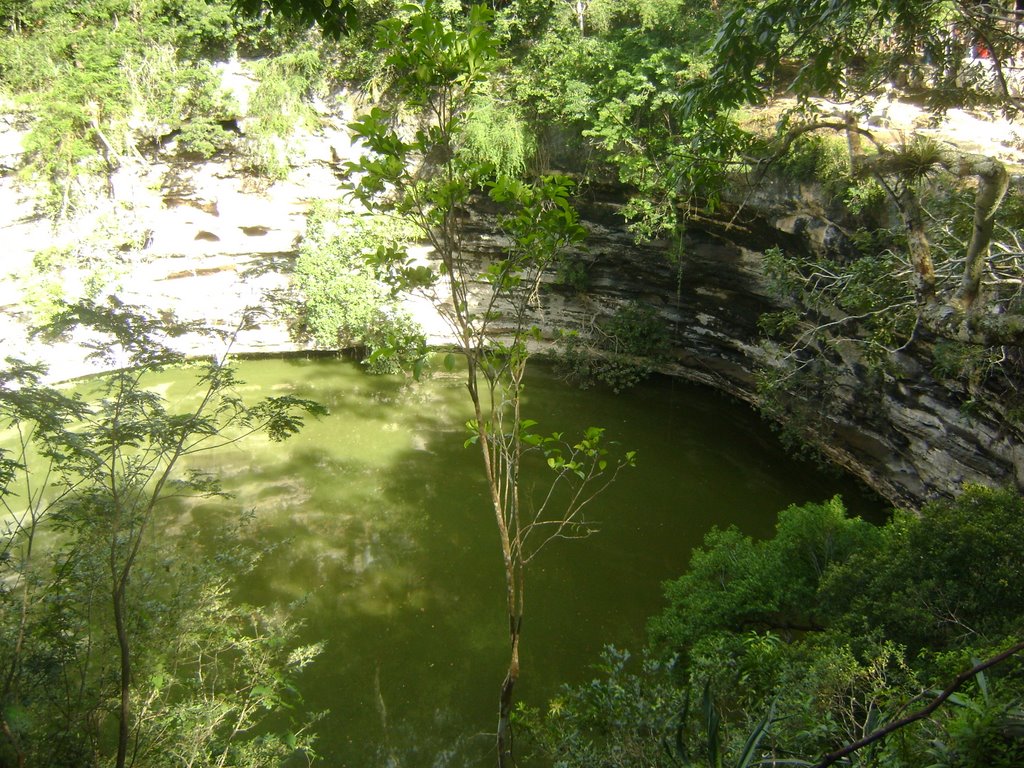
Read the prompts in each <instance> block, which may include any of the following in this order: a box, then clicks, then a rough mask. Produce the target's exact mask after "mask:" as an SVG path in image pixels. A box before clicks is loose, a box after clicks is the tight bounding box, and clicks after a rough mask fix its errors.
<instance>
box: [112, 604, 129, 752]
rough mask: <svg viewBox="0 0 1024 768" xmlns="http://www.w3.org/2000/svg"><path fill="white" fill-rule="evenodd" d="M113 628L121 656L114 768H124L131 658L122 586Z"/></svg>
mask: <svg viewBox="0 0 1024 768" xmlns="http://www.w3.org/2000/svg"><path fill="white" fill-rule="evenodd" d="M113 597H114V628H115V630H116V632H117V647H118V651H119V652H120V655H121V706H120V710H119V713H118V714H119V717H118V728H117V761H116V763H115V767H116V768H125V763H126V761H127V759H128V740H129V737H130V735H131V734H130V731H131V723H130V720H131V715H132V710H131V682H132V657H131V646H130V644H129V642H128V628H127V626H126V622H125V615H124V611H125V605H124V602H125V601H124V584H119V585H118V586H117V587H115V588H114V595H113Z"/></svg>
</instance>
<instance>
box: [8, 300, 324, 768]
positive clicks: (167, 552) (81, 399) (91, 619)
mask: <svg viewBox="0 0 1024 768" xmlns="http://www.w3.org/2000/svg"><path fill="white" fill-rule="evenodd" d="M76 329H80V330H81V331H82V332H83V333H86V334H87V335H88V336H89V338H90V339H91V341H90V342H89V346H90V348H91V349H92V354H93V355H94V356H96V357H98V358H100V359H102V360H105V361H106V362H107V364H108V365H110V366H112V367H117V370H116V371H115V372H114V373H112V374H109V375H108V376H106V377H103V378H101V379H98V380H96V381H94V382H92V383H91V386H90V387H88V389H87V393H86V394H84V395H81V396H75V397H67V396H65V395H63V394H61V393H59V392H57V391H55V390H53V389H51V388H49V387H47V386H46V385H45V384H43V382H42V376H43V374H44V373H45V371H44V370H43V369H42V368H41V367H39V366H29V365H26V364H25V363H23V362H21V361H16V360H10V361H8V367H7V368H6V369H5V370H4V371H3V373H2V375H0V418H2V422H0V425H2V427H3V428H4V430H5V433H6V435H7V436H8V437H9V438H10V439H12V440H14V441H15V442H14V448H13V449H11V448H6V447H5V448H4V450H3V451H0V470H2V471H0V481H2V483H3V484H2V486H0V503H2V505H3V509H4V511H5V526H4V529H3V532H2V538H0V547H2V552H3V557H2V558H0V570H2V575H3V584H4V588H3V590H0V602H2V603H3V606H4V610H3V611H2V614H0V615H2V616H3V619H2V621H0V668H2V678H0V679H2V683H0V685H2V688H0V718H2V726H3V727H2V732H3V735H4V741H3V742H2V743H0V756H2V758H3V760H4V762H5V763H7V762H9V763H11V764H25V763H28V762H31V763H35V762H38V763H40V764H47V765H98V764H100V761H104V763H106V762H107V761H109V762H110V763H112V764H115V765H125V764H127V759H128V750H129V747H130V746H131V747H132V749H133V750H134V754H135V758H134V759H135V764H137V765H166V764H168V763H167V760H168V759H174V757H175V756H177V757H181V755H182V751H183V750H184V751H189V750H195V752H193V754H196V755H198V754H204V755H208V754H210V752H211V751H218V752H220V753H221V754H224V755H228V754H229V753H230V754H231V757H232V761H233V763H234V764H239V765H253V766H254V765H262V764H265V761H266V760H268V759H272V758H276V759H280V758H283V757H284V756H286V755H287V754H289V753H290V752H291V751H293V750H294V749H295V748H297V746H299V745H300V743H301V746H303V747H308V746H309V744H310V742H309V739H308V737H307V736H303V737H302V738H301V740H300V739H298V738H297V737H292V738H291V739H290V740H291V742H292V743H291V744H290V745H289V744H288V743H287V741H288V740H280V739H279V740H276V741H275V740H274V738H273V737H272V736H270V735H269V734H268V735H266V736H263V737H260V736H257V734H256V731H255V730H254V729H256V728H257V727H258V726H259V725H260V723H261V722H262V721H263V720H264V718H265V717H266V715H267V714H268V713H270V712H274V711H278V710H280V709H281V707H282V706H283V704H284V701H283V699H282V698H281V697H282V692H283V691H285V690H291V688H290V686H291V680H292V679H293V677H294V674H295V673H296V672H297V671H298V670H299V669H300V668H301V666H302V665H303V664H304V663H305V661H308V659H309V658H311V657H312V656H313V655H315V649H313V648H309V649H305V650H295V651H288V650H286V649H287V648H288V644H289V643H291V642H292V639H293V637H294V629H295V628H294V626H293V625H292V624H291V623H289V622H287V621H281V620H275V619H273V618H272V617H271V616H270V614H269V613H268V612H262V611H259V610H246V609H243V608H241V607H239V606H234V607H228V606H227V604H226V602H225V600H226V595H227V591H226V587H225V586H224V585H225V584H226V583H227V581H228V578H229V572H230V569H231V568H236V567H244V566H245V563H246V562H250V563H251V562H252V561H253V559H254V558H255V557H256V556H257V555H258V553H253V552H246V551H244V550H243V549H239V548H238V547H237V546H236V545H235V544H230V543H229V542H230V536H229V537H227V539H226V540H225V542H223V544H224V547H223V551H222V553H221V557H220V559H214V560H213V561H212V562H210V563H204V562H203V561H202V560H196V559H195V558H194V556H193V555H194V552H195V544H194V543H193V542H188V541H181V540H179V539H174V538H168V537H166V535H165V533H164V531H163V526H162V525H161V521H162V516H163V515H164V513H165V512H166V511H167V510H168V508H169V504H168V501H169V499H170V498H171V497H187V496H194V497H208V496H212V495H221V491H220V488H219V486H218V484H217V482H216V480H215V479H214V478H212V477H210V476H208V475H206V474H204V473H202V472H196V471H191V472H181V471H180V465H181V463H182V462H183V460H184V458H185V457H187V456H189V455H190V454H193V453H195V452H197V451H202V450H206V449H208V448H210V447H213V446H216V445H223V444H229V443H232V442H235V441H237V440H240V439H242V438H244V437H245V436H247V435H251V434H254V433H257V432H265V433H266V434H267V435H268V436H269V437H270V438H271V439H275V440H280V439H285V438H287V437H289V436H291V435H292V434H294V433H295V432H296V431H298V429H299V428H300V427H301V426H302V423H303V420H304V418H306V417H308V416H309V415H316V414H319V413H322V412H323V409H322V408H321V407H320V406H319V405H317V404H316V403H313V402H311V401H307V400H302V399H298V398H293V397H277V398H268V399H265V400H263V401H261V402H258V403H253V404H251V405H250V404H246V403H245V402H244V401H243V400H242V398H241V397H240V395H239V394H238V392H237V387H238V386H239V385H240V382H239V381H238V380H237V378H236V377H235V375H234V373H233V371H232V369H231V367H230V365H228V364H227V362H226V360H223V359H214V360H212V361H209V362H208V363H206V364H203V365H198V366H196V368H197V377H196V378H197V393H196V395H195V400H194V401H193V404H192V405H193V406H194V407H192V408H191V409H189V406H188V405H187V404H186V405H184V406H180V404H179V407H183V408H185V410H182V411H175V410H173V409H172V408H171V407H169V405H168V403H167V402H166V401H165V400H164V399H163V398H162V397H161V396H160V395H159V394H157V393H156V392H154V391H152V390H151V389H149V388H148V387H147V383H146V382H147V378H148V377H149V376H150V375H151V374H152V372H154V371H157V370H160V369H161V368H163V367H164V366H167V365H175V364H180V363H181V362H182V358H181V355H180V354H178V353H176V352H175V351H174V350H173V349H171V348H170V347H169V346H168V340H169V338H171V337H173V336H174V335H175V334H181V333H184V332H189V331H190V332H196V331H198V330H200V329H198V328H195V327H192V326H178V325H175V324H174V323H169V324H168V323H164V322H158V321H156V320H154V319H152V318H149V317H147V316H146V315H144V314H141V313H140V312H138V311H136V310H135V309H134V308H131V307H127V306H125V305H123V304H120V303H118V302H113V303H112V304H110V305H108V306H100V305H96V304H81V305H77V306H72V307H67V308H66V309H65V310H64V311H62V312H60V313H59V314H58V315H56V316H55V318H54V320H53V322H52V323H51V325H50V327H49V328H48V331H49V332H50V333H52V334H62V333H65V332H69V331H72V330H76ZM179 546H180V547H181V551H180V552H178V551H176V550H177V548H178V547H179ZM186 550H187V551H188V554H187V555H186V554H185V552H186ZM221 566H223V567H221ZM214 615H216V617H217V618H216V621H215V622H214V624H216V626H213V624H211V617H212V616H214ZM172 639H173V640H174V641H173V642H172V641H171V640H172ZM289 653H291V656H289ZM263 689H265V690H266V691H267V693H266V694H265V695H264V694H261V693H259V691H260V690H263ZM185 738H188V739H189V740H190V741H188V742H186V741H181V739H185ZM115 754H116V756H115Z"/></svg>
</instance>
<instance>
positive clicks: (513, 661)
mask: <svg viewBox="0 0 1024 768" xmlns="http://www.w3.org/2000/svg"><path fill="white" fill-rule="evenodd" d="M522 626H523V617H522V616H518V617H517V616H509V631H510V633H511V636H512V655H511V658H510V659H509V664H508V672H507V673H506V674H505V681H504V682H503V683H502V684H501V696H500V698H499V699H498V738H497V748H498V768H509V766H511V765H512V764H513V760H512V703H513V701H514V700H513V698H512V693H513V691H514V689H515V686H516V682H517V681H518V680H519V637H520V635H521V633H522Z"/></svg>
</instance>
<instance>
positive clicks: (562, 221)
mask: <svg viewBox="0 0 1024 768" xmlns="http://www.w3.org/2000/svg"><path fill="white" fill-rule="evenodd" d="M406 13H407V15H406V16H405V17H404V18H395V19H391V20H388V21H386V22H383V23H382V24H381V25H380V26H379V35H380V45H381V46H382V47H383V48H384V49H385V50H388V51H389V52H390V55H389V57H388V60H387V62H388V65H389V66H390V67H392V68H393V71H394V72H395V74H396V78H395V87H394V91H393V93H394V95H395V96H398V97H400V98H401V99H402V101H403V103H404V104H405V105H407V106H409V107H412V108H415V109H417V110H419V112H420V118H421V120H422V122H421V123H420V127H418V128H417V129H416V130H415V132H414V134H413V135H412V137H411V138H406V136H407V134H406V133H405V132H404V131H403V128H402V125H401V124H400V123H399V122H398V121H397V120H396V119H395V118H394V116H392V115H391V114H389V113H387V112H386V111H384V110H383V109H381V108H379V107H375V108H374V109H372V110H371V111H370V113H369V114H367V115H365V116H364V117H362V118H361V119H359V120H358V121H356V122H355V123H353V124H352V126H351V128H352V130H353V132H354V134H355V136H356V137H357V138H358V139H359V140H360V141H361V142H362V143H363V144H364V146H365V147H366V150H367V152H366V154H365V155H364V156H363V157H362V158H361V159H359V160H357V161H354V162H352V163H350V164H349V172H350V174H351V175H352V177H353V179H354V186H353V190H352V195H353V197H354V198H355V199H356V200H358V201H359V202H360V203H361V204H362V205H364V206H365V207H367V208H368V209H370V210H372V211H376V212H388V213H390V214H392V215H395V216H399V217H402V218H403V219H405V220H408V221H412V222H414V223H415V224H416V225H417V226H418V227H419V229H420V231H421V233H422V236H423V238H424V239H425V240H426V241H427V242H428V243H429V244H430V246H431V247H432V249H433V258H434V259H435V260H436V261H437V262H438V271H439V273H440V280H438V276H437V275H436V274H435V273H434V272H433V270H432V268H431V267H430V266H429V265H428V264H424V263H416V262H414V261H413V260H411V259H410V258H409V256H408V254H407V252H406V250H405V249H404V248H402V247H390V248H389V247H382V248H381V249H380V250H379V251H378V255H377V262H378V264H379V265H380V266H381V267H382V268H383V269H384V270H386V271H387V272H388V273H389V274H390V275H391V279H392V281H393V283H394V284H395V285H396V286H399V287H401V288H403V289H405V290H413V291H422V292H425V293H426V294H428V295H430V296H431V297H432V298H433V300H434V303H435V306H436V307H437V308H438V310H439V311H440V313H441V314H442V316H443V317H444V319H445V320H446V321H447V323H448V325H449V327H450V329H451V331H452V333H453V335H454V338H455V349H456V351H457V353H458V354H459V355H460V356H461V357H462V358H463V360H464V361H465V364H466V387H467V390H468V393H469V398H470V401H471V403H472V407H473V418H472V419H471V420H470V421H469V422H468V424H467V429H468V431H469V436H468V439H467V441H466V444H467V446H468V445H472V444H476V445H477V447H478V448H479V450H480V455H481V459H482V461H483V468H484V477H485V479H486V483H487V489H488V493H489V498H490V503H491V507H492V511H493V514H494V519H495V523H496V526H497V530H498V540H499V544H500V548H501V557H502V562H503V564H504V574H505V604H506V612H507V618H508V627H507V631H508V641H509V651H510V656H509V663H508V667H507V671H506V675H505V679H504V682H503V683H502V685H501V690H500V696H499V707H498V727H497V754H498V763H499V765H501V766H505V765H507V764H508V763H509V761H510V759H511V754H512V734H511V714H512V705H513V691H514V689H515V685H516V683H517V681H518V679H519V675H520V659H519V644H520V639H521V635H522V620H523V612H524V606H525V577H526V570H527V566H528V565H529V563H530V562H531V561H532V560H533V558H534V557H536V556H537V554H538V553H539V552H540V551H541V550H542V549H543V548H544V547H545V546H546V545H547V544H548V543H550V542H552V541H554V540H556V539H564V538H580V537H583V536H586V535H588V534H589V533H590V531H591V528H590V525H589V524H588V522H587V520H586V517H585V514H584V513H585V510H586V508H587V506H588V505H589V504H590V502H591V501H592V500H593V499H594V498H595V496H596V495H597V494H598V493H600V491H601V490H602V489H603V488H605V487H607V486H608V484H609V483H611V482H612V481H613V480H614V479H615V477H616V475H617V474H618V472H619V471H620V470H621V469H622V468H623V467H625V466H627V465H630V464H632V463H633V461H634V454H633V453H632V452H627V453H626V454H624V455H623V456H622V457H620V458H611V457H610V456H609V449H608V447H607V445H606V441H605V439H604V436H603V430H601V429H599V428H595V427H592V428H590V429H588V430H587V431H586V433H585V434H584V435H583V436H582V437H580V438H579V439H578V440H575V441H573V440H567V439H566V438H565V436H564V435H563V434H561V433H552V434H547V435H544V434H541V433H538V432H536V431H534V430H533V427H535V426H536V422H534V421H533V420H530V419H527V418H525V417H524V416H523V414H522V411H521V409H522V393H523V389H524V386H525V375H526V369H527V363H528V360H529V357H530V348H529V342H530V341H531V339H533V338H534V337H535V336H537V335H538V333H539V332H537V331H535V330H534V329H532V328H531V327H530V325H529V322H530V319H529V318H530V311H531V309H532V308H533V307H534V306H536V304H537V303H538V302H539V297H540V279H541V275H542V273H543V271H544V269H545V268H547V267H549V266H550V265H551V264H552V263H553V260H554V259H555V258H556V257H557V256H558V254H559V253H560V252H561V250H562V249H564V248H566V247H568V246H571V245H572V244H574V243H577V242H578V241H579V240H580V239H581V238H582V236H583V229H582V228H581V227H580V225H579V223H578V222H577V218H576V213H575V211H574V210H573V208H572V206H571V205H570V203H569V181H568V179H566V178H564V177H560V176H546V177H542V178H541V179H539V180H537V181H536V182H533V183H526V182H523V181H520V180H518V179H515V178H512V177H509V176H507V175H504V174H502V173H501V172H500V171H499V170H496V169H501V168H502V167H507V164H503V163H501V162H495V163H493V164H490V165H488V164H484V163H481V162H480V160H479V155H476V154H470V156H469V157H467V154H469V153H467V151H466V133H465V126H466V122H467V119H468V112H469V110H470V108H471V106H472V104H473V99H474V96H476V95H477V94H478V93H480V92H482V91H484V90H485V89H486V88H487V86H488V84H489V82H490V81H489V77H490V76H491V75H492V71H491V70H492V67H493V60H494V42H493V38H492V36H491V34H490V31H489V29H488V23H489V20H490V14H489V13H488V12H487V11H486V10H485V9H483V8H482V7H479V6H475V7H473V8H472V9H471V11H470V14H469V16H468V19H467V20H466V21H465V25H464V26H463V27H461V28H460V27H459V26H458V25H457V24H456V23H455V22H454V21H452V20H450V19H447V18H445V17H444V15H443V14H442V11H441V8H440V7H439V5H438V4H437V3H434V2H431V0H427V1H426V2H424V3H423V4H422V5H419V6H410V7H408V8H407V9H406ZM485 190H486V192H487V195H488V197H489V198H490V201H491V203H493V204H497V205H498V206H500V208H501V210H502V211H503V214H502V215H501V217H500V226H501V229H502V233H503V237H504V242H505V243H506V244H507V245H506V246H505V247H504V248H503V252H502V253H501V254H500V255H499V256H496V257H495V258H494V259H493V260H492V261H491V262H490V263H489V264H486V265H485V266H484V267H483V269H482V271H480V267H478V266H477V264H476V263H475V261H474V260H473V258H472V256H471V254H470V253H468V250H467V243H466V241H465V228H464V224H463V217H464V216H465V215H466V211H467V209H468V208H469V207H470V206H471V205H473V204H474V203H476V202H479V201H480V200H479V197H480V196H481V194H482V192H483V191H485ZM381 353H382V354H384V352H383V351H382V352H381ZM449 365H454V361H453V360H450V361H449ZM534 452H536V453H540V454H541V455H542V456H543V458H544V460H545V462H546V464H547V466H548V467H549V468H550V469H551V470H553V471H554V473H555V478H554V480H553V481H552V482H551V483H550V484H549V485H548V487H547V489H546V490H545V491H543V492H541V493H540V494H539V496H537V497H536V498H533V497H531V496H530V495H529V494H528V493H527V492H526V489H525V486H524V478H523V473H524V462H525V457H526V456H527V454H529V453H534Z"/></svg>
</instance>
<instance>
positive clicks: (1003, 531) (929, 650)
mask: <svg viewBox="0 0 1024 768" xmlns="http://www.w3.org/2000/svg"><path fill="white" fill-rule="evenodd" d="M1022 513H1024V503H1022V500H1021V497H1020V495H1019V494H1017V493H1016V492H1012V491H992V490H987V489H983V488H979V487H972V488H967V489H965V491H964V493H963V494H962V495H961V496H960V497H959V498H958V499H957V500H956V501H954V502H939V503H933V504H930V505H928V506H927V507H925V508H924V509H923V510H922V512H921V514H920V515H916V514H909V513H897V514H896V516H895V517H894V518H893V519H892V521H891V522H889V523H887V524H886V525H885V526H883V527H881V528H876V527H875V526H872V525H870V524H868V523H865V522H863V521H861V520H859V519H856V518H853V519H851V518H848V517H847V516H846V515H845V512H844V509H843V505H842V503H841V502H840V501H839V500H838V499H833V500H832V501H829V502H826V503H824V504H807V505H803V506H799V507H791V508H790V509H788V510H785V511H783V512H782V513H781V514H780V516H779V523H778V527H777V530H776V533H775V536H774V537H773V538H771V539H768V540H767V541H752V540H751V539H750V538H749V537H747V536H744V535H743V534H742V533H740V532H739V531H737V530H735V529H727V530H718V529H714V530H712V531H711V532H709V533H708V534H707V536H706V537H705V540H704V546H703V547H701V548H699V549H697V550H695V551H694V553H693V558H692V560H691V562H690V566H689V568H688V570H687V572H686V573H685V574H684V575H683V576H681V577H680V578H679V579H677V580H675V581H672V582H669V583H667V584H666V585H665V594H666V598H667V601H668V606H667V607H666V608H665V610H664V611H663V612H662V613H661V614H660V615H658V616H656V617H655V618H654V619H653V620H652V621H651V624H650V636H651V644H650V646H649V648H648V649H647V650H646V651H645V654H644V656H643V659H642V660H641V661H639V662H636V661H630V659H629V656H628V654H624V653H622V652H619V651H615V650H614V649H609V651H608V652H607V655H606V657H605V659H604V661H603V662H602V664H601V665H600V666H599V670H600V674H599V676H598V677H596V678H595V679H594V680H593V682H591V683H590V684H588V685H585V686H581V687H579V688H573V689H566V690H565V691H564V692H563V694H562V695H561V696H560V697H558V698H557V699H555V700H554V701H552V702H551V705H550V707H549V710H548V712H546V713H537V712H532V713H527V714H526V718H527V720H528V722H530V723H531V724H532V725H533V728H534V735H535V736H536V737H537V739H538V741H539V748H540V749H541V751H542V752H544V753H545V754H547V755H549V756H550V757H551V759H552V760H553V761H554V763H555V765H559V766H576V765H578V766H590V765H608V766H636V765H645V766H653V765H659V766H660V765H664V766H678V765H693V764H696V765H703V764H708V765H737V766H739V765H744V766H745V765H753V764H758V763H759V761H766V764H769V765H770V764H772V761H773V760H776V761H779V762H778V763H777V764H787V765H792V764H797V765H815V764H817V762H818V759H819V758H821V757H822V756H825V755H827V754H829V753H832V752H833V751H834V750H838V749H840V748H842V747H844V746H845V745H848V744H853V743H855V742H857V741H858V740H859V739H861V738H863V737H865V736H868V735H869V734H871V733H873V732H876V731H878V730H880V729H882V728H884V727H885V726H886V725H887V724H889V723H891V722H892V721H895V720H898V719H899V718H901V717H904V716H906V715H909V714H911V713H912V712H913V711H915V710H918V709H921V708H923V707H924V706H925V705H927V704H929V703H930V701H931V700H932V699H934V698H935V697H937V696H938V695H939V692H940V691H941V690H942V689H943V688H945V687H946V686H947V684H948V683H950V682H951V681H953V680H954V678H956V676H957V674H958V673H960V672H962V671H963V670H969V669H971V668H972V665H973V664H975V663H977V662H976V660H978V659H987V658H989V657H992V656H995V655H997V653H998V652H999V651H1001V650H1002V649H1004V648H1007V647H1012V646H1014V645H1016V644H1018V643H1019V642H1020V639H1021V634H1020V632H1021V626H1022V619H1024V591H1022V589H1021V584H1022V583H1024V581H1022V578H1021V577H1022V575H1024V574H1021V562H1022V561H1021V555H1022V554H1024V552H1022V544H1021V538H1020V535H1021V533H1022V525H1024V522H1022V520H1024V518H1022ZM1022 686H1024V667H1022V666H1021V662H1020V661H1013V660H1011V661H1009V662H1006V663H1004V664H1003V665H1002V666H998V667H995V668H993V669H990V670H989V671H987V672H979V673H978V674H977V675H974V676H970V678H969V682H968V683H967V684H966V685H964V686H963V687H962V688H961V689H960V690H959V691H958V692H957V693H956V694H955V695H954V696H952V697H950V699H949V701H948V703H947V704H946V705H945V706H944V707H942V708H940V709H939V710H938V711H937V713H936V714H935V715H934V716H932V717H931V718H927V719H922V720H920V721H918V722H915V723H913V724H909V725H907V726H905V727H903V728H900V729H898V730H897V731H896V732H895V733H894V734H893V735H891V736H890V737H888V738H886V739H882V740H879V741H878V742H876V743H874V744H872V745H870V746H869V747H867V748H865V749H864V750H863V751H862V752H859V753H856V754H854V755H853V757H852V760H853V762H852V764H853V765H864V766H876V765H877V766H926V765H927V766H1005V768H1009V767H1010V766H1014V765H1019V764H1020V763H1021V761H1022V760H1024V738H1022V735H1024V730H1022V729H1024V709H1022V706H1021V705H1022V701H1024V700H1022V698H1021V697H1022V694H1024V687H1022ZM755 742H756V748H755V749H754V750H753V751H750V749H749V747H750V745H751V744H752V743H755ZM783 761H791V762H783Z"/></svg>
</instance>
